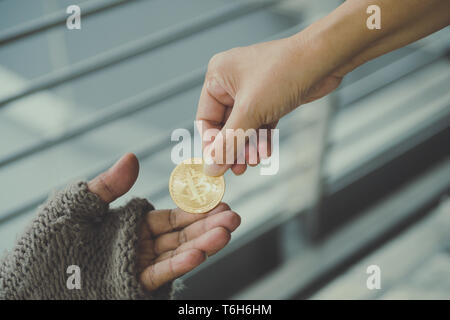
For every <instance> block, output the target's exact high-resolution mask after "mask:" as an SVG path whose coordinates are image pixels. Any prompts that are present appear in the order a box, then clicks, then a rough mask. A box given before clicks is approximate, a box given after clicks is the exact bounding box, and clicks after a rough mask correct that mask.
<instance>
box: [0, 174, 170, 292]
mask: <svg viewBox="0 0 450 320" xmlns="http://www.w3.org/2000/svg"><path fill="white" fill-rule="evenodd" d="M152 209H153V206H152V205H151V204H150V203H149V202H148V201H147V200H144V199H138V198H135V199H133V200H131V201H130V202H129V203H128V204H127V205H125V206H124V207H121V208H117V209H112V210H110V209H109V206H108V205H107V204H106V203H105V202H103V201H102V200H101V199H100V198H99V197H98V196H97V195H95V194H93V193H91V192H90V191H89V190H88V188H87V184H86V183H84V182H79V183H75V184H72V185H69V186H68V187H67V188H66V189H65V190H63V191H60V192H58V193H56V194H55V195H54V196H52V197H51V198H50V199H49V200H48V201H47V202H46V203H45V204H44V205H43V206H41V207H40V208H39V210H38V215H37V217H36V218H35V219H34V220H33V222H32V224H31V225H30V227H29V228H28V230H27V231H26V232H25V233H24V234H23V236H22V237H21V238H20V239H19V240H18V242H17V244H16V246H15V248H14V249H13V251H12V252H10V253H7V254H6V256H5V257H4V258H3V259H2V260H1V261H0V299H168V298H171V297H172V294H173V291H174V290H173V288H172V287H173V286H172V283H169V284H166V285H164V286H163V287H161V288H159V289H158V290H157V291H155V292H147V291H146V290H145V289H144V288H143V287H142V286H141V284H140V282H139V280H138V270H137V258H136V250H137V241H138V228H139V225H140V223H141V220H142V219H143V216H144V214H145V213H146V212H148V211H150V210H152ZM73 265H74V266H78V267H79V269H78V270H79V275H80V277H79V278H78V279H79V280H80V282H79V283H80V284H81V288H77V287H75V288H73V286H68V285H67V283H68V279H69V277H70V276H71V275H72V273H71V271H70V268H69V273H68V267H69V266H73ZM72 268H73V267H72ZM75 268H76V267H75ZM69 288H72V289H69Z"/></svg>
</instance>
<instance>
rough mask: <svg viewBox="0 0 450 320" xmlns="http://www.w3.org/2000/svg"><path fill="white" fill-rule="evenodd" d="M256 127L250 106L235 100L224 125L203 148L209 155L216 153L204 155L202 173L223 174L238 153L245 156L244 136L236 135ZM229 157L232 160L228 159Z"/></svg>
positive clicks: (256, 123)
mask: <svg viewBox="0 0 450 320" xmlns="http://www.w3.org/2000/svg"><path fill="white" fill-rule="evenodd" d="M258 127H259V124H258V121H257V119H256V117H255V116H254V113H253V112H251V109H250V106H247V105H243V104H242V103H240V102H239V100H236V103H235V105H234V106H233V109H232V111H231V114H230V116H229V117H228V119H227V121H226V123H225V125H224V126H223V128H222V129H221V131H220V132H219V134H217V136H216V137H215V140H214V142H213V143H211V145H210V146H209V149H207V150H205V151H206V152H207V154H209V155H211V154H212V152H215V153H216V154H215V155H214V157H211V156H206V157H205V159H207V160H206V161H205V165H204V168H203V171H204V173H205V174H207V175H210V176H220V175H223V174H224V173H225V172H226V171H227V170H228V169H229V168H231V166H233V164H234V163H235V161H236V160H237V159H238V155H239V154H242V155H244V156H245V144H246V142H245V138H237V137H239V136H240V135H241V134H245V132H246V131H247V130H248V129H257V128H258ZM239 129H241V130H239ZM217 150H222V155H218V154H217ZM219 158H221V159H219ZM229 159H232V160H233V161H228V160H229ZM244 161H245V160H244Z"/></svg>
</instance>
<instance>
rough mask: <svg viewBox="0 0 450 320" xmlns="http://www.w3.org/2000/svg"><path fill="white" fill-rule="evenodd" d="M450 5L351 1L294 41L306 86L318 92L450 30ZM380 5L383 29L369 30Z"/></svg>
mask: <svg viewBox="0 0 450 320" xmlns="http://www.w3.org/2000/svg"><path fill="white" fill-rule="evenodd" d="M448 3H449V1H448V0H427V1H423V0H396V1H392V0H377V1H376V0H375V1H374V0H347V1H346V2H345V3H344V4H342V5H341V6H339V7H338V8H337V9H335V10H334V11H333V12H332V13H330V14H329V15H328V16H326V17H324V18H323V19H320V20H319V21H317V22H315V23H313V24H312V25H310V26H309V27H308V28H306V29H305V30H303V31H302V32H300V33H298V34H296V35H294V36H292V37H291V38H289V41H290V43H291V48H292V52H294V55H296V58H294V59H295V60H297V62H298V63H299V65H300V66H302V70H301V71H302V72H301V73H302V74H306V75H308V76H305V78H307V82H306V83H305V85H306V86H307V87H308V86H313V85H314V84H315V83H317V82H318V81H320V80H321V79H322V78H323V77H325V76H327V75H329V74H331V73H332V72H334V71H335V70H338V69H340V68H342V71H346V72H348V71H350V70H352V69H354V68H355V67H357V66H358V65H360V64H361V63H364V62H365V61H368V60H370V59H372V58H375V57H377V56H379V55H381V54H384V53H386V52H388V51H391V50H393V49H396V48H398V47H400V46H402V45H405V44H407V43H409V42H412V41H415V40H417V39H419V38H421V37H423V36H425V35H427V34H429V33H432V32H434V31H436V30H438V29H439V28H442V27H443V26H445V25H446V24H448V19H449V18H448V11H449V10H448V6H449V5H448ZM374 4H375V5H378V6H379V7H380V11H381V21H382V25H381V29H378V30H377V29H374V30H369V29H368V28H367V25H366V21H367V18H368V17H369V15H368V14H367V13H366V9H367V7H368V6H369V5H374ZM418 22H420V23H418ZM302 61H308V63H306V64H305V63H302ZM302 80H303V82H305V81H304V80H305V79H302ZM306 89H307V88H306Z"/></svg>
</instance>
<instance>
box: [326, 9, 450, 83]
mask: <svg viewBox="0 0 450 320" xmlns="http://www.w3.org/2000/svg"><path fill="white" fill-rule="evenodd" d="M449 23H450V1H441V2H440V3H439V4H437V5H436V6H433V7H432V8H431V10H428V12H424V13H423V14H422V15H421V16H420V17H419V18H418V19H417V20H415V21H414V22H411V23H408V24H406V25H404V26H402V27H401V28H399V29H397V30H396V31H395V32H393V33H391V34H389V35H387V36H385V37H383V38H381V39H379V40H378V41H375V42H374V43H372V44H371V45H370V46H368V47H367V48H366V49H364V50H363V51H362V52H360V53H359V54H357V55H355V56H354V57H352V58H351V59H350V60H349V61H348V62H346V63H344V64H343V65H342V66H341V67H339V68H338V69H337V70H336V72H335V74H336V75H338V76H345V75H346V74H347V73H349V72H350V71H352V70H354V69H356V68H357V67H359V66H360V65H362V64H364V63H366V62H368V61H370V60H372V59H375V58H377V57H379V56H382V55H383V54H386V53H388V52H390V51H393V50H396V49H399V48H401V47H404V46H406V45H408V44H410V43H413V42H415V41H417V40H419V39H422V38H424V37H426V36H428V35H430V34H432V33H434V32H436V31H439V30H440V29H443V28H445V27H446V26H448V25H449Z"/></svg>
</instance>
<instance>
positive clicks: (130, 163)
mask: <svg viewBox="0 0 450 320" xmlns="http://www.w3.org/2000/svg"><path fill="white" fill-rule="evenodd" d="M138 174H139V161H138V159H137V158H136V156H135V155H134V154H132V153H127V154H125V155H124V156H123V157H122V158H120V159H119V160H118V161H117V162H116V163H115V164H114V165H113V166H112V167H111V168H109V169H108V170H107V171H105V172H103V173H101V174H99V175H98V176H97V177H95V178H94V179H92V180H91V181H89V183H88V188H89V190H90V191H91V192H92V193H95V194H96V195H98V196H99V197H100V198H101V199H102V200H103V201H105V202H106V203H110V202H112V201H114V200H116V199H117V198H118V197H120V196H122V195H124V194H125V193H127V192H128V190H130V189H131V187H132V186H133V185H134V183H135V182H136V179H137V177H138Z"/></svg>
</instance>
